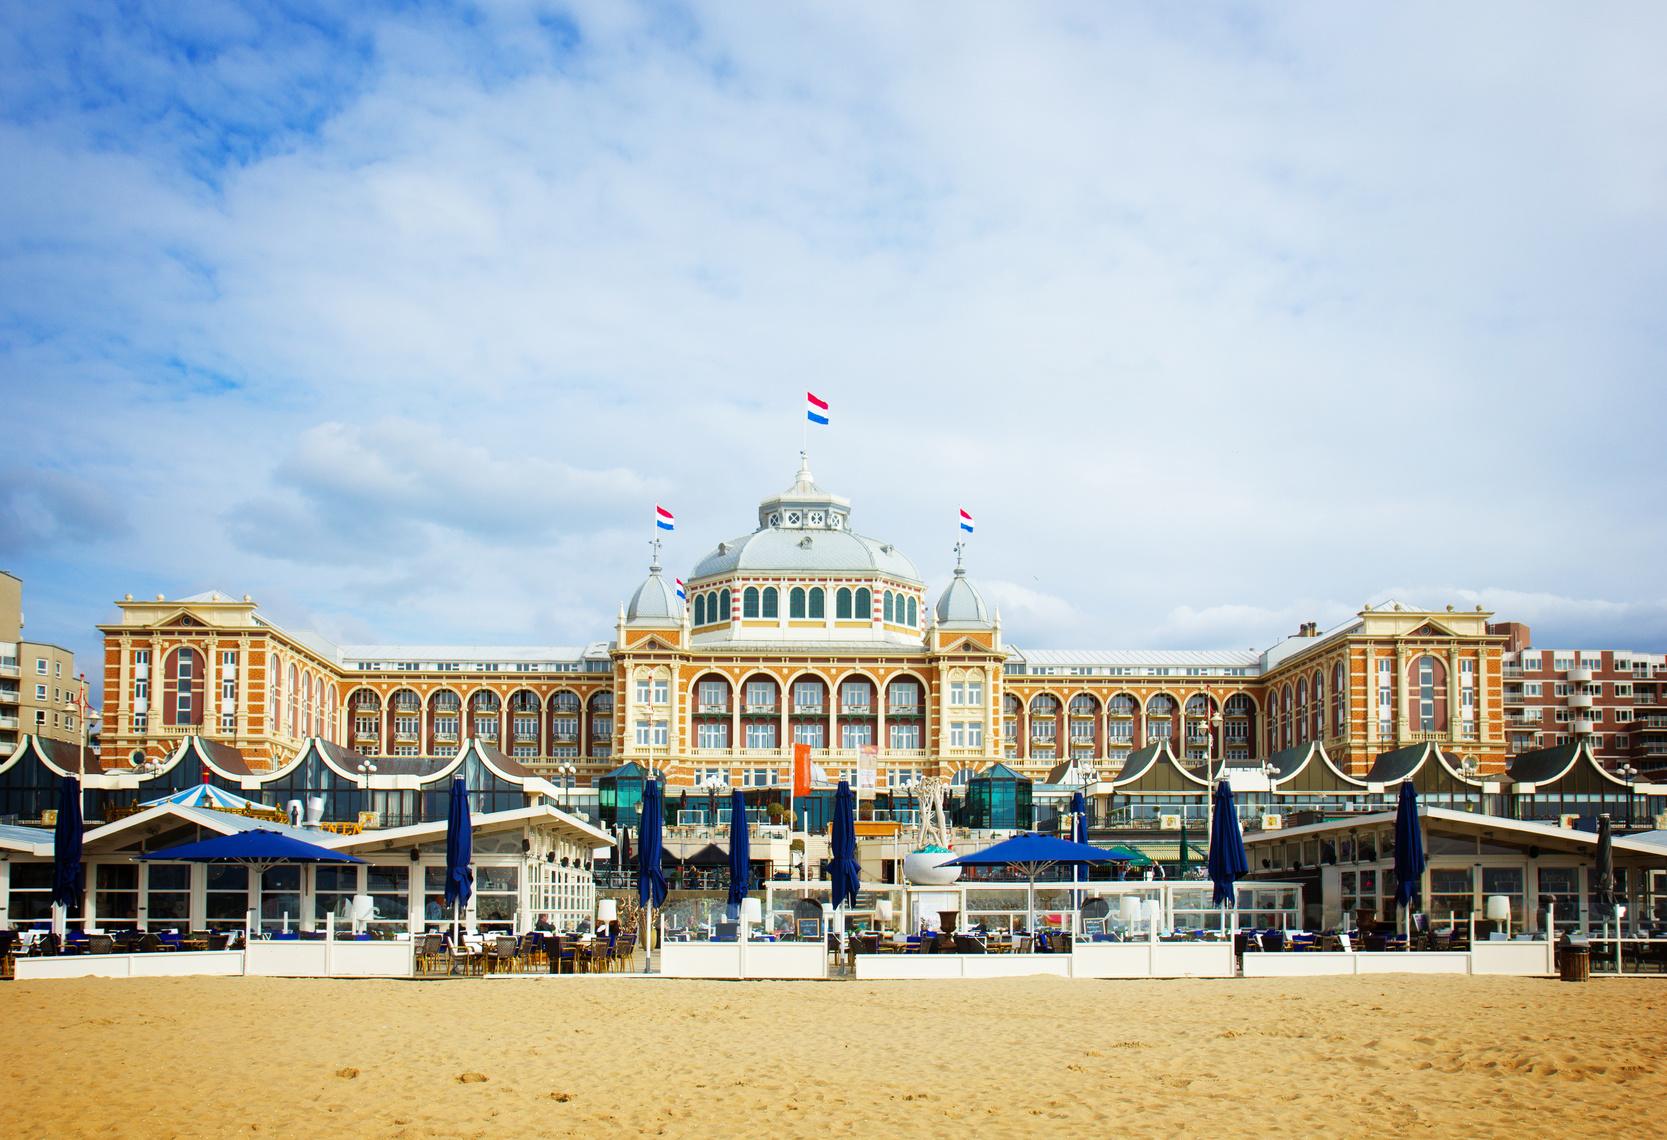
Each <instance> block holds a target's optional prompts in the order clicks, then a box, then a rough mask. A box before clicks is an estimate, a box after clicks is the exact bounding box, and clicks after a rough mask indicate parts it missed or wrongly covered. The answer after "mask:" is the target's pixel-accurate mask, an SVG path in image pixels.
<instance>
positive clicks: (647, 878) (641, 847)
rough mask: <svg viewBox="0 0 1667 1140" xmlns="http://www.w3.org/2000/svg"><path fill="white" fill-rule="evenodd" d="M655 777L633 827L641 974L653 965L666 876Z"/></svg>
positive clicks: (650, 779) (659, 797)
mask: <svg viewBox="0 0 1667 1140" xmlns="http://www.w3.org/2000/svg"><path fill="white" fill-rule="evenodd" d="M664 795H665V793H664V791H663V790H662V789H661V787H660V781H659V778H658V777H656V776H654V775H652V774H651V775H650V776H649V777H648V779H647V780H645V781H644V782H643V787H642V817H641V821H640V822H639V823H638V825H637V903H638V905H639V906H641V907H642V908H643V911H644V912H645V913H644V916H643V922H642V927H641V929H642V948H643V973H645V974H646V973H648V971H649V969H650V967H652V965H653V963H654V908H655V907H658V906H664V905H665V903H666V873H665V871H663V870H661V868H660V859H661V853H662V852H663V851H664V848H665V843H664V840H663V839H662V837H661V835H660V829H661V822H660V821H661V819H662V817H663V816H664V814H665V807H664V806H663V802H662V801H663V797H664Z"/></svg>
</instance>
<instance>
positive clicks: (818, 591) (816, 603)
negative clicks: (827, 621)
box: [810, 586, 827, 620]
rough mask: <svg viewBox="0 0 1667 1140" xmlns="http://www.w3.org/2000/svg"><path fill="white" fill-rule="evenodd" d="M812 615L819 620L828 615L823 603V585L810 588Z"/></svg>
mask: <svg viewBox="0 0 1667 1140" xmlns="http://www.w3.org/2000/svg"><path fill="white" fill-rule="evenodd" d="M810 616H811V617H812V618H813V619H817V620H819V619H821V618H824V617H826V616H827V612H826V607H824V606H823V604H822V587H820V586H812V587H811V588H810Z"/></svg>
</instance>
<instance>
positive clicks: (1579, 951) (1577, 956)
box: [1557, 946, 1592, 982]
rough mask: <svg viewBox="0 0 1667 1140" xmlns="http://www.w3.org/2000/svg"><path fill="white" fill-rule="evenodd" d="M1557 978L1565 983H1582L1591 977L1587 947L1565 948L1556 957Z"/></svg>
mask: <svg viewBox="0 0 1667 1140" xmlns="http://www.w3.org/2000/svg"><path fill="white" fill-rule="evenodd" d="M1557 965H1558V976H1559V977H1561V978H1562V979H1563V980H1564V981H1565V982H1584V981H1588V980H1589V979H1590V978H1591V976H1592V951H1591V948H1590V947H1589V946H1565V947H1563V950H1562V953H1560V954H1559V955H1558V957H1557Z"/></svg>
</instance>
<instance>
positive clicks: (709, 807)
mask: <svg viewBox="0 0 1667 1140" xmlns="http://www.w3.org/2000/svg"><path fill="white" fill-rule="evenodd" d="M700 786H701V787H702V788H705V789H706V823H707V826H708V827H717V826H718V793H719V792H721V791H724V790H725V789H726V788H728V787H729V781H727V780H723V779H720V778H718V777H717V776H708V777H707V778H706V779H704V780H702V781H701V784H700Z"/></svg>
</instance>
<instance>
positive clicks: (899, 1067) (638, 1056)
mask: <svg viewBox="0 0 1667 1140" xmlns="http://www.w3.org/2000/svg"><path fill="white" fill-rule="evenodd" d="M0 1025H3V1026H4V1027H5V1038H6V1044H7V1049H6V1058H5V1065H6V1066H7V1068H8V1069H9V1070H10V1072H9V1073H8V1074H7V1081H6V1082H5V1084H4V1085H3V1086H0V1087H3V1088H4V1089H5V1095H4V1096H3V1097H0V1105H3V1108H0V1113H3V1119H4V1121H5V1128H6V1131H7V1132H8V1134H10V1135H14V1136H69V1135H98V1136H110V1137H122V1136H225V1135H247V1134H250V1133H253V1132H259V1133H262V1134H266V1135H279V1136H304V1135H305V1136H316V1135H343V1136H348V1135H350V1136H380V1135H417V1136H485V1137H505V1136H522V1135H532V1134H535V1133H546V1134H553V1135H568V1134H579V1133H583V1134H588V1135H591V1136H615V1135H621V1134H623V1133H626V1132H638V1131H646V1132H651V1133H662V1134H668V1135H747V1136H768V1135H805V1134H812V1133H816V1134H824V1135H826V1134H837V1135H847V1134H857V1135H863V1136H869V1137H873V1136H893V1135H925V1134H936V1135H940V1136H974V1135H976V1136H995V1135H1021V1134H1028V1135H1034V1134H1050V1135H1054V1136H1100V1135H1117V1134H1135V1135H1148V1134H1150V1135H1164V1136H1179V1135H1199V1134H1206V1133H1216V1134H1222V1133H1230V1134H1255V1135H1259V1136H1262V1137H1287V1136H1356V1135H1369V1134H1370V1135H1384V1136H1402V1135H1408V1134H1414V1135H1431V1134H1433V1135H1445V1136H1461V1137H1470V1136H1492V1135H1508V1134H1517V1135H1524V1134H1529V1135H1551V1134H1564V1135H1572V1134H1580V1135H1587V1136H1594V1135H1606V1134H1621V1133H1623V1132H1624V1133H1626V1134H1634V1135H1646V1134H1654V1135H1661V1134H1662V1133H1663V1130H1667V1110H1664V1109H1663V1107H1662V1106H1663V1104H1664V1103H1667V1102H1664V1101H1663V1097H1664V1095H1667V1075H1664V1074H1663V1073H1662V1072H1661V1071H1660V1061H1661V1052H1662V1045H1661V1040H1662V1037H1663V1033H1664V1031H1667V979H1659V980H1658V979H1647V978H1646V979H1624V980H1619V981H1614V980H1611V981H1596V982H1591V983H1588V984H1585V985H1573V984H1564V983H1559V982H1554V981H1532V980H1523V979H1504V978H1500V979H1490V978H1417V977H1386V978H1319V979H1308V980H1300V981H1298V980H1288V981H1287V980H1239V981H1172V982H1162V981H1136V982H1069V981H1063V980H1058V979H1043V978H1036V979H1018V980H1011V981H990V982H896V983H890V984H879V983H864V982H855V981H849V982H837V983H827V984H807V983H745V984H743V983H722V982H678V981H635V980H630V979H619V978H576V979H574V978H561V979H551V978H537V979H478V980H477V979H466V980H465V979H459V980H451V981H442V982H420V983H409V982H407V983H399V982H347V981H285V980H266V979H242V978H191V979H156V980H131V981H126V980H109V981H104V980H87V981H63V982H30V983H10V984H5V985H0Z"/></svg>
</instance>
